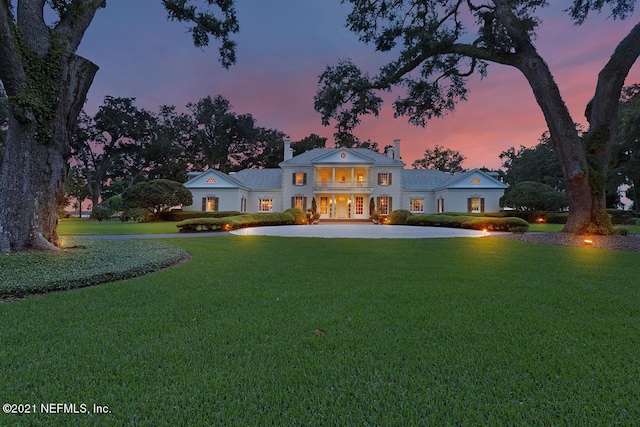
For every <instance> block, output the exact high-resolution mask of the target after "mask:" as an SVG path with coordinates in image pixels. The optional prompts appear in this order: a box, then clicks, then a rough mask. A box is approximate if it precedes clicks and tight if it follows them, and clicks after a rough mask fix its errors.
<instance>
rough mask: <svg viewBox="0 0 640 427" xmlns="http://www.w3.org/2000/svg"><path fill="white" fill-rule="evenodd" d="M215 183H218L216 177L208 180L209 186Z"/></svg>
mask: <svg viewBox="0 0 640 427" xmlns="http://www.w3.org/2000/svg"><path fill="white" fill-rule="evenodd" d="M214 183H216V179H215V178H214V177H211V178H207V184H214Z"/></svg>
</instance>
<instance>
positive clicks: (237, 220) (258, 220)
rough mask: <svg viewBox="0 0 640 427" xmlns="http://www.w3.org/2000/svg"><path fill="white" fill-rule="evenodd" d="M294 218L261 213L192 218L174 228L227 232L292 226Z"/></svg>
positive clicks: (283, 214) (286, 215)
mask: <svg viewBox="0 0 640 427" xmlns="http://www.w3.org/2000/svg"><path fill="white" fill-rule="evenodd" d="M294 222H295V217H294V216H293V214H292V213H291V212H262V213H254V214H242V215H236V216H229V217H225V218H192V219H186V220H184V221H180V222H179V223H177V224H176V227H178V228H179V229H180V232H189V231H191V232H193V231H220V230H224V231H228V230H237V229H238V228H244V227H260V226H266V225H292V224H294Z"/></svg>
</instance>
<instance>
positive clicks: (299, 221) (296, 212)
mask: <svg viewBox="0 0 640 427" xmlns="http://www.w3.org/2000/svg"><path fill="white" fill-rule="evenodd" d="M285 212H289V213H290V214H291V215H293V223H294V224H296V225H303V224H309V221H307V214H306V213H305V212H304V211H303V210H302V209H298V208H289V209H287V210H286V211H285Z"/></svg>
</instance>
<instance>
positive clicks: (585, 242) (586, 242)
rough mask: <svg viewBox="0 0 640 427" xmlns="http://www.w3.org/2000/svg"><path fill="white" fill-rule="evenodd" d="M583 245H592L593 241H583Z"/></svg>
mask: <svg viewBox="0 0 640 427" xmlns="http://www.w3.org/2000/svg"><path fill="white" fill-rule="evenodd" d="M584 244H585V246H589V245H593V240H591V239H584Z"/></svg>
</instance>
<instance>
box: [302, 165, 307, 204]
mask: <svg viewBox="0 0 640 427" xmlns="http://www.w3.org/2000/svg"><path fill="white" fill-rule="evenodd" d="M304 175H305V176H306V175H307V174H306V173H305V174H304ZM302 210H303V211H305V212H306V211H307V196H304V197H303V198H302Z"/></svg>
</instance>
